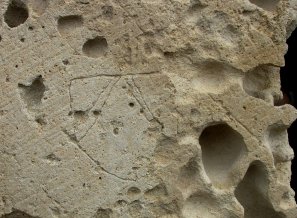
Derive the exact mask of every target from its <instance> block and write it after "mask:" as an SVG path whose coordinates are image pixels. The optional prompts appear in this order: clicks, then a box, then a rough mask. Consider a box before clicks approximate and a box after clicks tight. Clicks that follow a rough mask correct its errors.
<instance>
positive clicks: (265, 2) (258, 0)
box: [250, 0, 280, 11]
mask: <svg viewBox="0 0 297 218" xmlns="http://www.w3.org/2000/svg"><path fill="white" fill-rule="evenodd" d="M279 1H280V0H250V2H251V3H253V4H255V5H257V6H258V7H260V8H263V9H264V10H267V11H273V10H275V9H276V8H277V5H278V3H279Z"/></svg>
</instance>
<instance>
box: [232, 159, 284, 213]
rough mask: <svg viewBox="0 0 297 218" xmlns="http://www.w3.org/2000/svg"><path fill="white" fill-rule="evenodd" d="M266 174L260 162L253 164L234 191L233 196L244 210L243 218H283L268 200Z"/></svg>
mask: <svg viewBox="0 0 297 218" xmlns="http://www.w3.org/2000/svg"><path fill="white" fill-rule="evenodd" d="M268 186H269V180H268V172H267V169H266V167H265V165H264V164H263V163H261V162H260V161H255V162H253V163H252V164H251V165H250V167H249V168H248V170H247V172H246V174H245V176H244V178H243V180H242V181H241V182H240V183H239V185H238V186H237V187H236V189H235V196H236V198H237V200H238V201H239V202H240V204H241V205H242V206H243V208H244V218H263V217H270V218H283V217H285V216H284V215H282V214H281V213H278V212H276V211H275V210H274V209H273V206H272V205H271V203H270V202H269V200H268V199H267V198H268V188H269V187H268Z"/></svg>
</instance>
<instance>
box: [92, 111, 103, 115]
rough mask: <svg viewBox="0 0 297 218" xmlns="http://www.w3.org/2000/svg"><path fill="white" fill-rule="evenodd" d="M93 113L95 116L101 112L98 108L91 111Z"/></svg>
mask: <svg viewBox="0 0 297 218" xmlns="http://www.w3.org/2000/svg"><path fill="white" fill-rule="evenodd" d="M93 114H94V115H95V116H99V115H100V114H101V111H100V110H95V111H93Z"/></svg>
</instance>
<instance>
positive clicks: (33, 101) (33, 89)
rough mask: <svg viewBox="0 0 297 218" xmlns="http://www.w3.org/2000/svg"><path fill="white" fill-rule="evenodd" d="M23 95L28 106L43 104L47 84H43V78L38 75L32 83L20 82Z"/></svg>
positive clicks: (19, 85)
mask: <svg viewBox="0 0 297 218" xmlns="http://www.w3.org/2000/svg"><path fill="white" fill-rule="evenodd" d="M18 87H19V89H20V93H21V97H22V98H23V100H24V101H25V103H26V104H27V106H28V107H34V106H36V105H39V104H41V99H42V97H43V94H44V92H45V86H44V84H43V78H42V77H41V76H38V77H37V78H35V79H34V80H33V81H32V83H31V84H30V85H24V84H20V83H19V84H18Z"/></svg>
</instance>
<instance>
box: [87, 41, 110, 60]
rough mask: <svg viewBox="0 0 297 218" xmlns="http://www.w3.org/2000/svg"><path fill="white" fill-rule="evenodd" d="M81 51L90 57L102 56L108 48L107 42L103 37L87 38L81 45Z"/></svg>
mask: <svg viewBox="0 0 297 218" xmlns="http://www.w3.org/2000/svg"><path fill="white" fill-rule="evenodd" d="M82 50H83V53H84V54H85V55H86V56H88V57H92V58H98V57H100V56H104V55H105V54H106V52H107V50H108V44H107V41H106V39H105V38H104V37H96V38H94V39H89V40H87V41H86V42H85V44H84V45H83V48H82Z"/></svg>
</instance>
